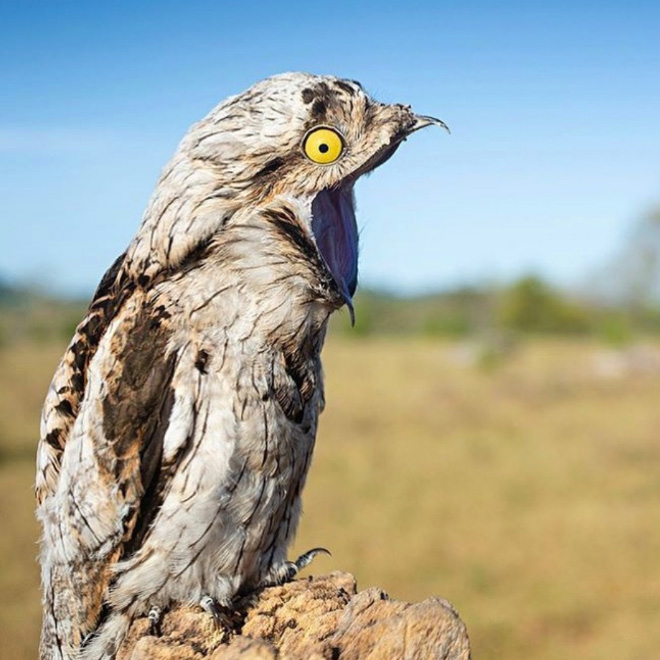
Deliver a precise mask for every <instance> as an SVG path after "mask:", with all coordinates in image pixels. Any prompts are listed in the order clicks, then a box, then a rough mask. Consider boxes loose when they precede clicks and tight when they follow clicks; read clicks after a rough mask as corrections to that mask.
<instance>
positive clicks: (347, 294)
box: [312, 136, 405, 319]
mask: <svg viewBox="0 0 660 660" xmlns="http://www.w3.org/2000/svg"><path fill="white" fill-rule="evenodd" d="M404 137H405V136H396V137H394V138H393V139H392V141H391V142H390V143H389V144H387V145H385V146H384V147H382V148H381V149H379V150H378V151H377V152H376V153H375V154H374V155H373V156H372V157H371V158H369V160H368V161H367V162H366V163H364V165H362V167H360V168H359V169H358V170H356V171H354V172H353V173H352V174H351V175H349V176H348V177H347V178H346V179H344V182H343V183H342V185H339V186H337V187H336V188H326V189H325V190H322V191H321V192H320V193H318V195H316V197H315V198H314V200H313V201H312V231H313V233H314V238H315V239H316V245H317V247H318V249H319V251H320V252H321V255H322V256H323V259H324V260H325V263H326V265H327V266H328V269H329V270H330V273H331V274H332V277H333V278H334V280H335V282H336V283H337V286H338V287H339V291H340V292H341V295H342V297H343V298H344V300H345V302H346V304H347V305H348V308H349V310H350V312H351V319H354V313H353V294H354V293H355V289H356V288H357V276H358V230H357V224H356V222H355V200H354V195H353V185H354V183H355V181H356V180H357V179H358V178H359V177H360V176H362V175H363V174H365V173H367V172H370V171H372V170H374V169H375V168H376V167H378V166H379V165H382V164H383V163H384V162H385V161H386V160H388V159H389V158H390V157H391V156H392V154H393V153H394V152H395V151H396V150H397V148H398V147H399V145H400V144H401V140H402V139H403V138H404Z"/></svg>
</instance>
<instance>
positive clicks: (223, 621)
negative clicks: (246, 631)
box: [199, 596, 233, 631]
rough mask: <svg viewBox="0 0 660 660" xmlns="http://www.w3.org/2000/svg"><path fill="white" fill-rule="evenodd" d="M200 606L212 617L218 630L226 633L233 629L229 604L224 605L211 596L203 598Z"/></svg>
mask: <svg viewBox="0 0 660 660" xmlns="http://www.w3.org/2000/svg"><path fill="white" fill-rule="evenodd" d="M199 606H200V607H201V608H202V609H203V610H204V611H205V612H208V613H209V614H210V615H211V617H212V618H213V622H214V623H215V626H216V628H222V629H224V630H226V631H229V630H231V629H232V627H233V624H232V621H231V618H230V616H229V614H228V609H229V604H226V605H223V604H221V603H219V602H218V601H217V600H216V599H215V598H213V597H211V596H202V599H201V600H200V601H199Z"/></svg>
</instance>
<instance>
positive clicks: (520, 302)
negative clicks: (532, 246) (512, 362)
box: [497, 276, 593, 334]
mask: <svg viewBox="0 0 660 660" xmlns="http://www.w3.org/2000/svg"><path fill="white" fill-rule="evenodd" d="M497 321H498V324H499V325H500V326H501V327H503V328H505V329H508V330H514V331H517V332H523V333H557V334H584V333H587V332H589V331H590V330H591V329H592V327H593V319H592V318H591V316H590V314H589V311H588V310H587V309H585V308H584V307H583V306H581V305H579V304H577V303H573V302H571V301H569V300H567V299H566V298H564V297H563V296H562V295H561V294H559V293H558V292H557V291H555V290H554V289H553V288H551V287H550V286H549V285H548V284H546V283H545V282H544V281H543V280H541V279H540V278H538V277H536V276H528V277H524V278H522V279H520V280H518V281H517V282H516V283H515V284H513V286H511V287H510V288H508V289H506V290H505V291H504V292H503V294H502V296H501V299H500V303H499V305H498V310H497Z"/></svg>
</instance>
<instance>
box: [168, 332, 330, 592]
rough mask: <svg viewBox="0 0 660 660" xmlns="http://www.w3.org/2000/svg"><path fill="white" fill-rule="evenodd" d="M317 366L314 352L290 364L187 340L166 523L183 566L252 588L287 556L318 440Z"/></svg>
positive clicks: (246, 348) (274, 352) (232, 340)
mask: <svg viewBox="0 0 660 660" xmlns="http://www.w3.org/2000/svg"><path fill="white" fill-rule="evenodd" d="M180 339H181V341H183V337H181V338H180ZM292 359H293V362H291V360H292ZM320 369H321V368H320V362H319V359H318V355H311V356H308V357H307V358H306V359H302V358H301V357H300V354H298V357H293V358H292V357H290V356H289V357H287V355H286V354H285V353H284V352H283V351H282V350H280V349H278V348H273V347H268V346H265V345H264V344H263V343H260V342H254V341H250V340H249V339H246V340H244V341H237V338H236V337H235V336H234V337H232V336H231V334H228V333H224V334H223V333H218V335H217V336H216V337H214V336H213V334H212V333H206V334H205V335H203V336H197V337H196V340H195V341H191V340H190V338H188V339H187V340H186V342H185V343H182V348H181V349H180V353H179V361H178V367H177V372H176V374H175V377H174V386H175V391H176V392H177V400H176V404H175V407H174V411H173V423H172V428H171V432H170V433H168V435H167V436H166V438H165V446H164V459H165V461H166V462H167V461H168V460H177V461H178V464H179V467H178V469H177V471H176V474H175V475H174V478H173V482H172V489H171V490H170V494H169V496H168V498H167V501H166V502H165V503H164V506H163V511H162V517H161V520H163V521H164V522H166V525H167V524H171V528H170V529H171V530H172V531H171V532H168V531H167V526H164V527H163V528H162V529H163V531H164V533H166V534H172V532H173V530H176V539H177V543H176V547H175V548H173V556H174V557H175V558H178V559H177V562H178V563H179V564H181V565H185V564H186V563H187V562H188V561H189V560H190V557H196V559H195V562H196V564H197V566H198V568H199V569H201V570H202V571H203V573H205V574H208V576H209V577H210V575H211V574H213V573H216V574H217V573H218V572H219V573H224V574H229V575H235V576H241V579H242V580H246V581H251V580H255V579H258V576H259V575H263V574H264V573H265V572H266V571H267V570H268V568H270V566H271V565H272V563H273V562H274V561H280V560H281V559H282V558H283V555H284V553H285V550H286V545H287V543H288V540H289V539H290V538H291V536H292V534H293V532H294V530H295V526H296V523H297V518H298V516H299V509H300V504H299V500H300V494H301V491H302V487H303V484H304V480H305V477H306V474H307V471H308V468H309V464H310V460H311V454H312V449H313V445H314V439H315V435H316V427H317V419H318V414H319V410H320V407H321V401H322V386H321V372H320ZM177 428H180V429H181V430H180V432H178V433H177ZM177 455H178V458H176V456H177ZM173 537H174V536H173V534H172V538H173Z"/></svg>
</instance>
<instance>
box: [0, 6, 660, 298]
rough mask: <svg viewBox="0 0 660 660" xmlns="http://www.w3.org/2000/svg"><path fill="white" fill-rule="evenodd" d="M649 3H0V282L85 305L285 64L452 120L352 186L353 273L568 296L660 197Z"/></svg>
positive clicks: (659, 52)
mask: <svg viewBox="0 0 660 660" xmlns="http://www.w3.org/2000/svg"><path fill="white" fill-rule="evenodd" d="M659 34H660V3H658V2H625V3H623V2H619V3H611V2H607V1H606V0H605V1H603V2H598V3H595V2H594V3H588V2H571V3H569V2H564V1H562V0H558V1H555V2H547V1H546V2H543V3H538V4H537V3H533V2H527V3H513V2H500V3H486V2H470V1H469V0H468V1H465V2H444V3H441V2H437V1H436V2H407V3H401V2H396V3H394V2H392V3H390V2H377V3H370V2H362V3H348V2H341V1H336V2H334V3H311V2H268V3H266V2H264V3H251V4H241V3H224V2H220V0H215V1H214V2H206V1H204V2H195V1H194V0H193V1H190V2H185V3H184V2H171V1H166V0H161V1H160V2H149V1H143V2H123V1H118V2H112V3H109V2H73V1H66V0H60V1H58V2H55V1H54V0H53V1H51V2H11V1H8V0H3V2H2V3H1V4H0V81H1V83H2V90H3V93H2V99H3V101H2V103H0V276H3V277H9V278H11V279H19V280H28V281H30V282H33V283H42V284H45V285H46V286H49V287H51V288H53V289H56V290H58V291H60V292H65V293H72V294H77V293H83V294H87V293H89V292H91V290H92V289H93V287H94V286H95V284H96V282H97V281H98V279H99V278H100V276H101V275H102V273H103V271H104V270H105V268H106V267H107V266H108V265H109V264H110V263H111V262H112V260H113V259H114V257H115V256H116V255H117V254H118V253H119V252H121V251H122V250H123V249H124V247H125V246H126V244H127V243H128V242H129V240H130V239H131V237H132V235H133V233H134V231H135V229H136V228H137V225H138V223H139V221H140V217H141V214H142V211H143V209H144V207H145V205H146V202H147V199H148V196H149V195H150V193H151V191H152V189H153V186H154V183H155V181H156V179H157V177H158V173H159V171H160V170H161V168H162V167H163V166H164V164H165V162H166V161H167V159H168V158H169V157H170V156H171V154H172V153H173V151H174V149H175V147H176V145H177V143H178V141H179V140H180V138H181V136H182V135H183V133H184V132H185V130H186V129H187V127H188V126H189V125H190V124H191V123H192V122H193V121H196V120H197V119H199V118H200V117H201V116H203V115H204V114H206V112H207V111H208V110H210V108H211V107H212V106H214V105H215V104H216V103H217V102H219V101H220V100H222V99H223V98H224V97H225V96H227V95H229V94H232V93H236V92H239V91H241V90H243V89H245V88H246V87H248V86H249V85H250V84H252V83H253V82H255V81H256V80H258V79H260V78H263V77H265V76H268V75H271V74H273V73H277V72H281V71H287V70H306V71H312V72H315V73H332V74H336V75H340V76H344V77H348V78H355V79H358V80H360V81H361V82H362V83H363V84H364V86H365V87H366V88H367V89H368V90H369V91H370V92H371V93H372V94H373V95H374V96H376V97H377V98H378V99H379V100H383V101H390V102H402V103H410V104H412V106H413V108H415V110H417V111H419V112H421V113H423V114H433V115H435V116H438V117H440V118H442V119H444V120H445V121H446V122H447V123H448V124H449V125H450V126H451V128H452V135H451V136H447V135H446V134H445V133H444V132H442V131H440V130H432V129H427V130H425V131H422V132H420V133H419V134H416V135H415V136H413V137H412V138H411V139H410V140H409V141H408V142H407V143H406V144H405V145H404V146H403V147H402V148H401V149H400V150H399V152H398V153H397V155H396V157H395V158H393V159H392V160H391V161H390V162H389V163H387V164H386V165H385V166H384V167H383V168H382V169H380V170H378V171H377V172H376V173H374V174H373V175H372V176H371V177H369V178H368V179H366V180H364V181H363V182H361V183H360V184H359V186H358V191H357V192H358V213H359V222H360V225H361V227H362V260H361V280H362V282H363V283H367V284H370V285H377V286H384V287H388V288H391V289H395V290H398V291H402V292H406V291H419V290H424V289H430V288H437V287H446V286H451V285H454V284H456V283H461V282H474V281H480V280H484V279H486V278H495V279H497V280H506V279H508V278H512V277H515V276H517V275H519V274H521V273H525V272H529V271H536V272H540V273H542V274H544V275H546V276H547V277H549V278H551V279H552V280H554V281H555V282H557V283H559V284H562V285H570V284H571V283H576V282H579V281H580V280H581V278H582V277H584V275H585V274H586V273H588V272H590V271H591V270H593V269H594V268H596V267H597V266H599V265H600V264H601V263H602V262H603V261H604V260H606V259H608V257H609V256H610V255H612V254H613V253H614V252H615V251H616V249H617V247H618V245H619V244H620V242H621V241H622V239H623V238H624V237H625V235H626V233H627V231H628V230H629V228H630V226H631V224H632V223H633V222H634V221H635V219H636V218H637V217H639V216H640V215H641V214H642V213H644V212H645V211H646V210H647V209H648V208H649V207H651V206H653V205H660V38H659V36H658V35H659Z"/></svg>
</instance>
